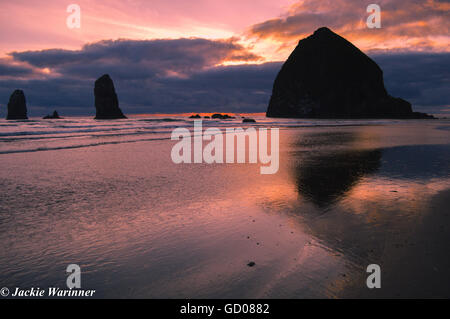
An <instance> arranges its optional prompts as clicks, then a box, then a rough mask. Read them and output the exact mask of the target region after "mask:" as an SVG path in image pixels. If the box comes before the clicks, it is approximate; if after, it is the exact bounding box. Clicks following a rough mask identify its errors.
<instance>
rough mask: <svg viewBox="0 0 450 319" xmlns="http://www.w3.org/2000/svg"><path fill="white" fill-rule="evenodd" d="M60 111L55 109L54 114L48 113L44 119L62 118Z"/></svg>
mask: <svg viewBox="0 0 450 319" xmlns="http://www.w3.org/2000/svg"><path fill="white" fill-rule="evenodd" d="M60 118H61V117H60V116H59V114H58V112H56V111H54V112H53V114H52V115H50V114H49V115H46V116H44V117H43V119H60Z"/></svg>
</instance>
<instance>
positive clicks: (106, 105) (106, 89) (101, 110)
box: [94, 74, 127, 120]
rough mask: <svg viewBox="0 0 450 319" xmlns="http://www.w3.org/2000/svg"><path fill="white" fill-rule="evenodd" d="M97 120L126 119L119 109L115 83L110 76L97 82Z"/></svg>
mask: <svg viewBox="0 0 450 319" xmlns="http://www.w3.org/2000/svg"><path fill="white" fill-rule="evenodd" d="M94 96H95V109H96V110H97V112H96V115H95V119H96V120H111V119H126V118H127V117H126V116H125V115H123V113H122V111H121V109H120V108H119V100H118V99H117V94H116V90H115V88H114V83H113V81H112V80H111V78H110V77H109V75H108V74H105V75H102V76H101V77H100V78H98V79H97V81H95V88H94Z"/></svg>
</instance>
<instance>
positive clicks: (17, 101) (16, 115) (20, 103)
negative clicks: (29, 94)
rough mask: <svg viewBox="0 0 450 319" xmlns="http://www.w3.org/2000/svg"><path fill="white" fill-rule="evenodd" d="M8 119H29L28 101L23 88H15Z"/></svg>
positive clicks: (9, 106) (10, 101)
mask: <svg viewBox="0 0 450 319" xmlns="http://www.w3.org/2000/svg"><path fill="white" fill-rule="evenodd" d="M6 119H7V120H27V119H28V116H27V102H26V100H25V94H24V93H23V91H22V90H15V91H14V92H13V93H12V94H11V97H10V98H9V102H8V115H7V116H6Z"/></svg>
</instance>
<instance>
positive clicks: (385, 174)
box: [0, 121, 450, 298]
mask: <svg viewBox="0 0 450 319" xmlns="http://www.w3.org/2000/svg"><path fill="white" fill-rule="evenodd" d="M449 126H450V125H449V122H448V121H447V122H446V121H397V122H395V123H392V124H383V125H380V124H376V125H367V124H364V125H355V126H345V127H335V126H325V127H290V128H283V129H282V130H281V131H280V170H279V171H278V173H277V174H275V175H261V174H260V170H259V168H260V164H212V165H209V164H188V165H176V164H174V163H172V161H171V159H170V151H171V148H172V146H173V145H174V142H172V141H170V140H164V139H161V140H157V139H155V140H152V141H135V142H133V143H115V144H105V145H97V146H91V147H79V148H73V149H57V150H47V151H33V152H27V153H10V154H1V155H0V165H1V166H2V167H4V168H5V167H6V168H8V169H7V170H3V171H2V173H1V179H0V184H1V187H2V194H1V199H0V212H1V213H0V241H1V242H2V246H3V249H2V250H1V252H0V269H2V272H1V273H0V283H1V284H2V285H3V286H7V287H10V288H11V287H16V286H17V287H22V288H26V287H41V288H45V287H49V286H58V287H65V280H66V274H65V268H66V266H67V265H68V264H69V263H78V264H79V265H80V266H81V268H82V286H83V288H85V289H96V291H97V293H96V297H99V298H102V297H118V298H129V297H136V298H346V297H352V298H372V297H374V298H378V297H447V298H448V297H449V296H450V294H449V289H448V287H450V285H449V283H450V281H449V275H448V269H449V258H448V254H447V250H448V249H447V247H446V245H447V243H448V242H449V241H448V239H449V233H450V231H449V228H448V227H449V226H448V225H449V224H448V218H449V217H448V213H449V212H448V209H447V207H449V201H450V199H449V195H450V191H449V190H450V169H449V168H450V167H449V165H450V164H449V161H448V159H449V158H450V144H449V137H450V131H449ZM102 138H103V137H99V141H100V142H101V141H103V140H102ZM59 143H60V142H59ZM21 147H24V146H21ZM250 262H254V263H255V265H254V266H253V267H249V266H247V264H248V263H250ZM372 263H375V264H379V265H380V266H381V272H382V288H381V289H376V290H369V289H368V288H367V287H366V283H365V281H366V277H367V275H368V274H367V273H366V272H365V269H366V267H367V265H369V264H372Z"/></svg>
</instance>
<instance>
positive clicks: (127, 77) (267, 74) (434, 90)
mask: <svg viewBox="0 0 450 319" xmlns="http://www.w3.org/2000/svg"><path fill="white" fill-rule="evenodd" d="M291 49H293V48H291ZM372 57H373V58H374V60H375V61H376V62H377V63H379V65H380V66H381V68H382V69H383V70H384V75H385V83H386V87H387V89H388V91H389V92H390V93H391V94H392V95H394V96H400V97H403V98H405V99H407V100H409V101H411V102H412V103H413V108H414V109H415V110H419V111H426V112H431V113H443V111H442V110H444V111H445V110H447V109H448V105H449V104H450V102H449V101H450V92H449V90H448V87H449V84H450V83H449V81H450V74H449V72H450V71H449V70H450V54H448V53H396V54H385V53H379V52H378V53H377V54H372ZM235 62H246V63H247V64H240V65H227V63H235ZM281 64H282V63H281V62H266V63H264V61H263V59H262V58H261V57H260V56H258V55H256V54H254V53H253V52H252V51H251V49H249V48H247V47H244V46H243V45H241V44H239V43H238V41H237V40H236V39H227V40H207V39H198V38H192V39H175V40H142V41H136V40H117V41H100V42H95V43H91V44H88V45H85V46H84V47H83V48H82V49H80V50H63V49H49V50H42V51H23V52H12V53H10V54H9V57H8V58H4V59H1V60H0V116H4V115H5V106H6V104H7V102H8V99H9V95H10V94H11V92H12V91H13V90H14V89H16V88H21V89H24V90H25V94H26V96H27V102H28V105H29V113H30V115H31V116H42V115H44V114H46V113H49V112H51V111H52V110H53V109H57V110H58V111H59V112H60V114H62V115H69V114H73V115H77V114H79V115H91V114H94V112H95V110H94V106H93V105H94V96H93V86H94V81H95V79H96V78H98V77H99V76H101V75H102V74H104V73H108V74H110V75H111V77H112V78H113V80H114V83H115V86H116V91H117V93H118V96H119V101H120V106H121V108H122V110H123V111H124V112H125V113H128V114H131V113H179V112H265V111H266V108H267V103H268V101H269V98H270V94H271V90H272V85H273V81H274V79H275V77H276V74H277V72H278V71H279V69H280V67H281Z"/></svg>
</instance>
